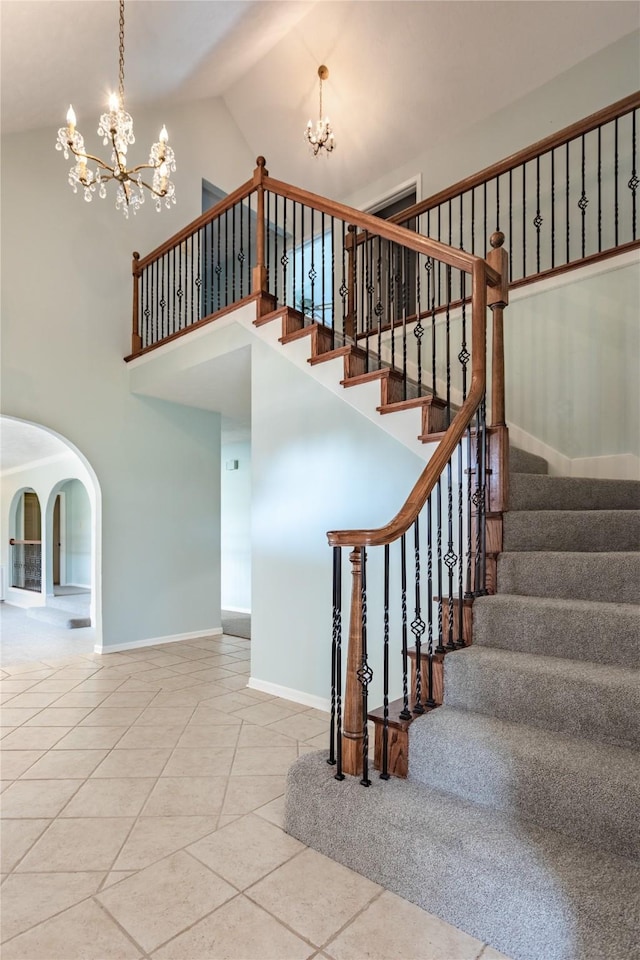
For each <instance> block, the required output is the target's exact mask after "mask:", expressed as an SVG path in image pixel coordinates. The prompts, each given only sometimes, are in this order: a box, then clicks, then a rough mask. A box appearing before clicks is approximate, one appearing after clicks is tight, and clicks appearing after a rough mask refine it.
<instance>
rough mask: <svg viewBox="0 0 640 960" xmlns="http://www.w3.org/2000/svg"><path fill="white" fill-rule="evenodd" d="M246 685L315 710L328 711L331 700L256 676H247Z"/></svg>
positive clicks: (251, 688)
mask: <svg viewBox="0 0 640 960" xmlns="http://www.w3.org/2000/svg"><path fill="white" fill-rule="evenodd" d="M247 686H248V687H249V689H250V690H260V691H261V692H262V693H270V694H271V695H272V696H274V697H282V699H283V700H292V701H293V702H294V703H302V704H304V705H305V707H314V708H315V709H316V710H323V711H324V712H325V713H329V712H330V710H331V701H330V700H329V698H328V697H316V696H315V694H313V693H305V692H304V691H303V690H294V689H293V687H283V686H282V685H281V684H279V683H270V682H269V681H268V680H258V679H256V677H249V682H248V683H247Z"/></svg>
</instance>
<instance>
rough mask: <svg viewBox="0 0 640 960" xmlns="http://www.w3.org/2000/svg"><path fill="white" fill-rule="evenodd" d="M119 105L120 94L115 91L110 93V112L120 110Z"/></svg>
mask: <svg viewBox="0 0 640 960" xmlns="http://www.w3.org/2000/svg"><path fill="white" fill-rule="evenodd" d="M118 106H119V103H118V96H117V94H115V93H112V94H110V95H109V110H110V112H111V113H117V112H118Z"/></svg>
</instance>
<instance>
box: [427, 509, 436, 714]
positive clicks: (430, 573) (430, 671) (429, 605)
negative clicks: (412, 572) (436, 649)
mask: <svg viewBox="0 0 640 960" xmlns="http://www.w3.org/2000/svg"><path fill="white" fill-rule="evenodd" d="M426 510H427V657H428V658H429V659H428V673H427V696H426V699H425V706H426V707H435V705H436V701H435V698H434V695H433V694H434V690H433V514H432V503H431V494H429V498H428V500H427V505H426Z"/></svg>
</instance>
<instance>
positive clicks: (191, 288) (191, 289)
mask: <svg viewBox="0 0 640 960" xmlns="http://www.w3.org/2000/svg"><path fill="white" fill-rule="evenodd" d="M189 239H190V241H191V281H190V283H189V300H190V301H191V303H190V315H191V323H193V308H194V300H195V294H194V287H195V277H194V275H193V270H194V262H193V234H191V236H190V237H189ZM186 325H187V324H186V317H185V326H186Z"/></svg>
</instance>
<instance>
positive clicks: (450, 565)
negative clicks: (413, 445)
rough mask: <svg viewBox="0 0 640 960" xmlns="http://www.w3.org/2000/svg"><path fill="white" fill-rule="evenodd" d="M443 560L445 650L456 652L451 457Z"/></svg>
mask: <svg viewBox="0 0 640 960" xmlns="http://www.w3.org/2000/svg"><path fill="white" fill-rule="evenodd" d="M443 560H444V562H445V566H446V568H447V584H448V590H447V604H448V617H447V642H446V644H445V650H455V644H454V642H453V571H454V569H455V566H456V563H457V561H458V558H457V556H456V554H455V552H454V549H453V465H452V463H451V457H449V461H448V463H447V552H446V553H445V555H444V557H443Z"/></svg>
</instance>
